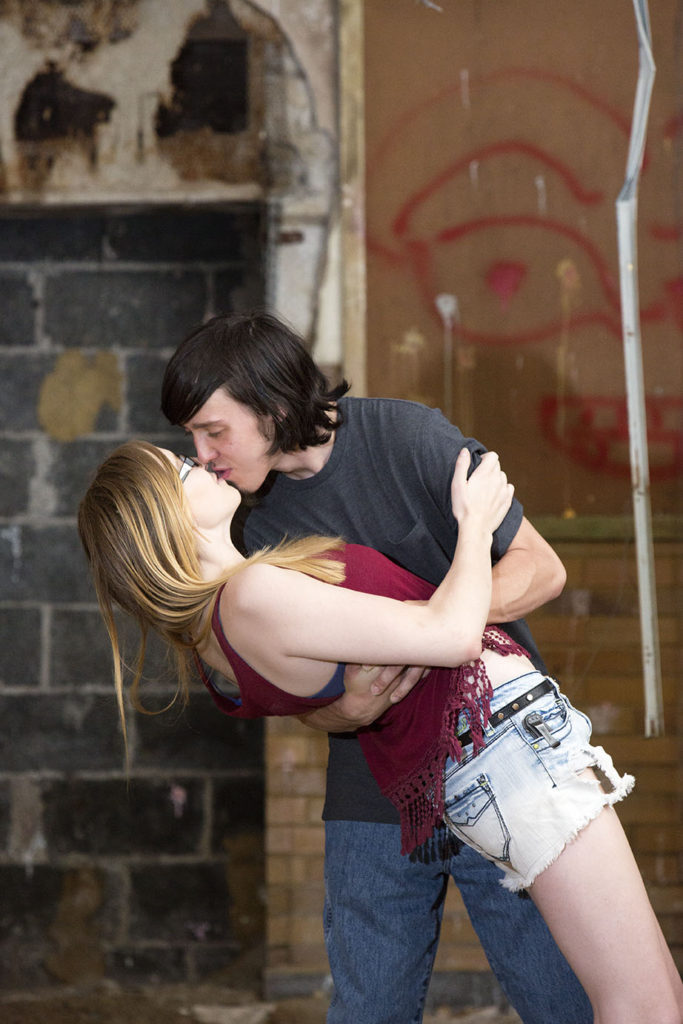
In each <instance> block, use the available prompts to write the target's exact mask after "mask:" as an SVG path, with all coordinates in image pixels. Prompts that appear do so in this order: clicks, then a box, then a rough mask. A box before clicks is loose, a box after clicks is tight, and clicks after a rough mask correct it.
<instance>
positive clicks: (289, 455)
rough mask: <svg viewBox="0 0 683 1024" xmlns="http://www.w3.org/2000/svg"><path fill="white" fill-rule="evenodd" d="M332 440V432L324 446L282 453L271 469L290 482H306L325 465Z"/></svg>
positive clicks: (330, 452) (333, 435) (330, 450)
mask: <svg viewBox="0 0 683 1024" xmlns="http://www.w3.org/2000/svg"><path fill="white" fill-rule="evenodd" d="M334 438H335V434H334V432H333V433H332V435H331V436H330V439H329V441H326V442H325V444H319V445H315V446H313V447H312V448H298V449H297V450H296V451H295V452H283V453H282V454H281V455H280V457H279V458H278V459H277V462H276V463H275V464H274V466H273V469H275V470H276V471H277V472H278V473H283V474H284V475H285V476H288V477H291V479H292V480H306V479H308V477H311V476H315V475H316V473H319V472H320V470H321V469H322V468H323V466H325V465H326V464H327V461H328V459H329V457H330V455H331V454H332V446H333V444H334Z"/></svg>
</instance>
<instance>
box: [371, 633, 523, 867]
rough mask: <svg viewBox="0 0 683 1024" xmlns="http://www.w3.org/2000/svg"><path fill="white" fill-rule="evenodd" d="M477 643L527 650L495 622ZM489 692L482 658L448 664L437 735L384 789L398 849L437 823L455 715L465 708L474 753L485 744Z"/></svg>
mask: <svg viewBox="0 0 683 1024" xmlns="http://www.w3.org/2000/svg"><path fill="white" fill-rule="evenodd" d="M482 646H483V647H484V649H485V650H487V651H496V652H497V653H498V654H521V655H524V656H526V657H527V658H528V657H529V652H528V651H526V650H525V649H524V648H523V647H522V646H521V645H520V644H518V643H516V642H515V641H514V640H513V639H512V638H511V637H509V636H508V635H507V634H506V633H503V632H502V630H500V629H497V628H496V627H495V626H490V627H489V628H488V629H486V631H485V632H484V636H483V637H482ZM427 685H429V683H427ZM492 696H493V687H492V686H491V680H490V679H489V677H488V673H487V671H486V667H485V665H484V662H483V661H482V659H481V658H477V660H476V661H468V662H466V663H465V664H464V665H459V666H458V667H457V668H454V669H452V671H451V674H450V685H449V688H448V696H447V697H446V704H445V707H444V714H443V721H442V725H441V731H440V733H439V735H438V736H437V737H436V739H435V741H434V742H433V743H432V744H431V745H430V746H429V747H428V748H427V749H426V750H425V754H424V757H423V758H422V761H421V762H420V764H419V765H418V766H417V767H416V768H415V770H414V771H413V772H411V774H410V776H408V778H403V779H400V780H399V781H398V782H397V783H396V785H395V786H393V787H391V788H390V789H387V790H385V796H387V797H389V799H390V800H391V801H392V803H393V804H394V805H395V806H396V807H397V808H398V811H399V814H400V816H401V853H410V852H411V850H414V849H415V847H417V846H420V845H421V844H423V843H425V842H426V841H427V840H428V839H429V838H430V836H431V834H432V832H433V830H434V827H435V826H436V825H438V824H440V823H441V822H442V819H443V812H444V795H443V789H444V777H443V772H444V765H445V763H446V759H447V758H448V757H450V758H451V760H453V761H460V760H461V758H462V747H461V746H460V742H459V740H458V737H457V729H458V721H459V719H460V715H461V714H462V713H463V712H464V713H465V714H466V716H467V718H468V720H469V730H470V733H471V736H472V744H473V754H478V753H479V751H480V750H482V749H483V747H484V746H485V739H484V729H485V727H486V724H487V723H488V720H489V717H490V715H491V697H492Z"/></svg>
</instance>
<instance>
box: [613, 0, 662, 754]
mask: <svg viewBox="0 0 683 1024" xmlns="http://www.w3.org/2000/svg"><path fill="white" fill-rule="evenodd" d="M633 6H634V10H635V16H636V27H637V31H638V63H639V67H638V85H637V88H636V98H635V103H634V108H633V121H632V124H631V139H630V144H629V151H628V158H627V164H626V178H625V181H624V184H623V187H622V189H621V192H620V193H619V197H618V198H617V203H616V208H617V238H618V243H619V280H620V285H621V318H622V332H623V343H624V361H625V370H626V399H627V408H628V426H629V446H630V456H631V483H632V487H633V515H634V525H635V537H636V557H637V565H638V594H639V603H640V634H641V644H642V655H643V681H644V687H645V735H646V736H659V735H661V734H662V733H663V732H664V711H663V701H662V679H661V665H660V658H659V634H658V624H657V592H656V587H655V574H654V547H653V543H652V518H651V510H650V469H649V462H648V450H647V424H646V414H645V393H644V386H643V358H642V345H641V336H640V315H639V302H638V244H637V210H638V180H639V177H640V170H641V167H642V162H643V151H644V148H645V133H646V130H647V118H648V111H649V107H650V96H651V94H652V83H653V81H654V77H655V64H654V60H653V57H652V43H651V36H650V19H649V13H648V7H647V0H633Z"/></svg>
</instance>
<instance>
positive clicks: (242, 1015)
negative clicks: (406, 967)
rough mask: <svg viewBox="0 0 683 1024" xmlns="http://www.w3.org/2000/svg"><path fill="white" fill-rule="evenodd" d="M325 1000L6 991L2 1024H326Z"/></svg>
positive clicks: (453, 1018) (473, 1023) (455, 1021)
mask: <svg viewBox="0 0 683 1024" xmlns="http://www.w3.org/2000/svg"><path fill="white" fill-rule="evenodd" d="M326 1009H327V1000H326V999H325V998H324V997H323V996H313V997H311V998H308V999H283V1000H281V1001H279V1002H273V1003H264V1002H261V1001H259V1000H258V998H257V997H256V996H254V994H253V993H250V992H249V991H247V990H240V989H229V988H227V987H225V986H196V987H194V986H171V987H160V988H158V989H145V990H144V991H140V992H137V993H134V992H130V991H126V992H123V991H121V990H119V989H117V988H115V987H109V986H108V987H99V988H97V989H93V990H91V991H89V992H84V991H64V992H62V993H60V994H55V993H54V992H50V993H40V992H37V993H31V994H30V995H29V994H27V993H16V994H12V993H5V994H2V995H0V1020H2V1024H160V1022H162V1021H163V1024H325V1013H326ZM424 1024H521V1021H520V1018H519V1017H518V1016H517V1015H516V1014H514V1013H501V1012H499V1011H498V1010H496V1008H495V1007H484V1008H479V1009H472V1010H469V1011H467V1010H462V1011H458V1012H454V1011H452V1010H447V1009H445V1008H444V1009H442V1010H436V1011H434V1012H433V1013H431V1014H429V1015H425V1018H424Z"/></svg>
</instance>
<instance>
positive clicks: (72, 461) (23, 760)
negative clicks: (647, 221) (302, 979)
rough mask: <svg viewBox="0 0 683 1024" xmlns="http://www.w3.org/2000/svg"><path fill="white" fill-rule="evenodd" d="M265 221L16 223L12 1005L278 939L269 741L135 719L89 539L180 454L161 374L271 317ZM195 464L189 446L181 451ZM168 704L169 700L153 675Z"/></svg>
mask: <svg viewBox="0 0 683 1024" xmlns="http://www.w3.org/2000/svg"><path fill="white" fill-rule="evenodd" d="M260 253H261V213H260V210H259V209H258V208H257V207H256V206H253V207H252V206H249V205H243V206H233V207H223V208H216V209H204V210H202V209H190V208H186V209H178V208H175V209H173V210H172V211H171V210H165V209H161V208H160V209H149V208H147V209H146V210H135V209H134V208H130V209H119V210H109V211H103V210H101V211H98V210H94V209H93V210H80V211H79V210H75V209H70V210H68V211H64V212H63V213H62V214H60V213H57V212H55V213H54V214H51V213H49V212H46V211H45V209H43V210H42V211H41V212H40V214H36V215H30V214H28V213H25V214H23V215H22V214H19V213H17V214H14V215H4V216H3V217H2V218H0V409H1V410H2V419H1V421H0V480H1V483H0V612H1V614H0V986H2V987H3V988H5V989H6V988H12V987H18V988H23V987H27V986H34V985H41V984H51V983H56V982H68V983H77V982H81V981H84V980H88V979H96V978H99V977H102V976H107V977H110V978H114V979H117V980H119V981H122V982H135V981H150V980H154V979H162V980H163V979H166V980H174V981H178V980H183V979H188V978H189V979H191V978H194V977H200V976H205V975H206V974H208V973H210V972H212V971H214V970H216V969H218V968H221V969H224V968H225V967H226V965H230V964H231V963H232V964H239V963H242V964H244V962H245V961H248V960H249V958H250V957H253V956H254V951H255V950H256V951H258V949H259V947H260V945H261V943H262V935H263V922H262V918H263V901H262V880H263V856H262V851H263V842H262V838H263V822H262V812H263V756H262V747H263V743H262V732H263V731H262V726H261V724H260V723H246V722H245V723H233V722H228V721H227V720H224V719H222V718H221V716H219V715H216V713H215V710H214V709H213V705H212V704H211V703H210V702H209V701H207V700H205V699H198V700H194V701H193V702H192V703H191V705H190V708H189V710H188V711H187V712H182V711H180V710H176V709H173V710H171V711H169V712H168V713H167V714H165V715H163V716H161V717H143V716H139V715H136V716H134V717H132V718H131V736H130V741H131V773H130V780H129V784H128V782H127V780H126V775H125V768H124V762H123V745H122V740H121V735H120V731H119V727H118V722H117V711H116V707H115V702H114V697H113V692H112V683H111V662H110V655H109V652H108V644H107V640H106V636H105V634H104V631H103V627H102V626H101V624H100V621H99V616H98V614H97V612H96V609H95V604H94V597H93V592H92V589H91V587H90V582H89V579H88V576H87V572H86V568H85V562H84V558H83V556H82V554H81V551H80V546H79V542H78V538H77V534H76V529H75V513H76V508H77V504H78V501H79V499H80V496H81V495H82V493H83V491H84V489H85V486H86V483H87V480H88V479H89V476H90V475H91V473H92V471H93V469H94V468H95V466H96V465H97V464H98V463H99V461H100V460H101V458H102V457H103V456H104V455H105V453H106V452H107V451H109V450H111V449H112V448H113V447H115V446H116V445H117V444H118V443H120V442H121V441H122V440H124V439H126V438H128V437H130V436H144V437H147V438H149V439H151V440H155V441H157V440H158V441H163V440H165V441H166V443H175V444H176V446H177V447H178V448H179V449H182V448H183V447H184V445H183V443H182V441H181V440H180V438H179V437H178V435H177V433H172V434H169V432H168V426H167V424H166V423H165V421H164V420H163V418H162V416H161V414H160V412H159V386H160V380H161V374H162V371H163V367H164V365H165V362H166V359H167V358H168V356H169V355H170V353H171V351H172V350H173V348H174V347H175V345H176V344H177V343H178V342H179V341H180V339H181V338H182V337H183V336H184V335H185V334H186V333H187V331H188V329H189V328H190V327H191V326H192V325H193V324H195V323H198V322H200V321H201V320H202V318H203V317H204V316H205V315H207V314H208V313H210V312H212V311H219V310H229V309H234V308H245V307H248V306H250V305H252V304H257V303H258V302H259V301H260V300H261V297H262V293H263V284H262V273H261V266H260ZM185 447H186V446H185ZM148 674H149V676H150V679H151V680H152V682H151V683H150V686H151V689H152V691H153V699H154V700H156V701H157V703H158V702H159V701H160V700H163V699H165V698H166V697H168V695H170V694H171V693H172V690H173V683H172V680H169V679H168V677H167V676H166V675H165V666H164V662H163V658H162V657H161V652H160V651H159V650H158V649H156V648H154V647H153V648H152V650H151V652H150V658H149V662H148Z"/></svg>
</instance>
